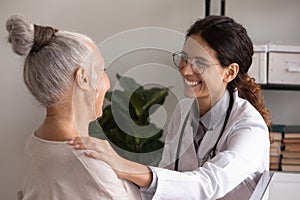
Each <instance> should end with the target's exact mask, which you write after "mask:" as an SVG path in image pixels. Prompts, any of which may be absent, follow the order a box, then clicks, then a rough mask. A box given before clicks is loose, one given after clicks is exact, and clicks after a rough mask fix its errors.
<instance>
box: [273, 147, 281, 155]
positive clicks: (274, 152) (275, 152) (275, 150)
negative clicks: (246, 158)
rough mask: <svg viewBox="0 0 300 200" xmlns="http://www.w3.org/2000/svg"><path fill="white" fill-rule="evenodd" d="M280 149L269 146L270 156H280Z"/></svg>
mask: <svg viewBox="0 0 300 200" xmlns="http://www.w3.org/2000/svg"><path fill="white" fill-rule="evenodd" d="M280 154H281V149H280V148H279V147H270V156H280Z"/></svg>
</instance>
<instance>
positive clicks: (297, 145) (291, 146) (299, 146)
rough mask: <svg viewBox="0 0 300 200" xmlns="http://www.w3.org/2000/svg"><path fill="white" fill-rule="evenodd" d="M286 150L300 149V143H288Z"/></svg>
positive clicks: (285, 146)
mask: <svg viewBox="0 0 300 200" xmlns="http://www.w3.org/2000/svg"><path fill="white" fill-rule="evenodd" d="M284 151H300V143H286V144H284Z"/></svg>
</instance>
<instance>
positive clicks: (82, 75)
mask: <svg viewBox="0 0 300 200" xmlns="http://www.w3.org/2000/svg"><path fill="white" fill-rule="evenodd" d="M74 77H75V84H76V85H77V86H78V87H79V88H81V89H83V90H90V86H91V85H90V77H89V75H88V72H87V70H86V69H85V68H83V67H79V68H77V69H76V71H75V73H74Z"/></svg>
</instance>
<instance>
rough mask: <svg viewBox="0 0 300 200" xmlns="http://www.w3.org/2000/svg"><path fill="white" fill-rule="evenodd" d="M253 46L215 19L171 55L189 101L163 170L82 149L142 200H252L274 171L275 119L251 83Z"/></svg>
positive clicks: (86, 144) (227, 22)
mask: <svg viewBox="0 0 300 200" xmlns="http://www.w3.org/2000/svg"><path fill="white" fill-rule="evenodd" d="M252 55H253V44H252V42H251V40H250V38H249V37H248V35H247V32H246V30H245V28H244V27H243V26H241V25H240V24H238V23H236V22H235V21H234V20H233V19H231V18H229V17H225V16H209V17H206V18H204V19H201V20H198V21H196V22H195V23H194V24H193V25H192V26H191V27H190V29H189V30H188V32H187V35H186V41H185V44H184V47H183V50H182V51H180V52H176V53H174V54H173V61H174V64H175V65H176V66H177V67H178V69H179V72H180V73H181V75H182V78H183V81H184V83H185V95H186V96H187V97H190V100H185V101H182V102H180V103H179V105H178V106H177V108H176V110H175V111H174V114H173V117H172V119H171V121H170V124H169V128H168V135H167V137H166V139H165V147H164V152H163V157H162V161H161V163H160V167H159V168H158V167H148V166H144V165H141V164H138V163H135V162H132V161H128V160H126V159H124V158H122V157H120V156H119V155H118V154H117V153H116V152H115V151H114V150H113V149H112V148H111V146H110V145H109V143H108V142H107V141H104V140H99V139H96V138H90V137H86V138H74V139H72V140H71V141H70V144H71V145H74V147H75V148H76V149H84V148H86V149H91V150H94V151H87V153H86V155H87V156H89V157H92V158H95V159H99V160H103V161H105V162H107V163H108V164H109V165H110V166H111V167H112V168H113V169H114V171H115V172H116V174H117V176H118V177H119V178H122V179H126V180H129V181H132V182H133V183H135V184H136V185H138V186H139V187H140V188H141V189H140V191H141V193H142V196H143V197H144V199H152V198H153V199H238V200H242V199H249V197H250V196H251V193H252V192H253V190H254V188H255V186H256V184H257V182H258V180H259V178H260V175H261V174H262V173H263V172H264V171H265V170H268V168H269V134H268V133H269V132H268V126H270V121H269V111H268V110H267V109H266V107H265V106H264V103H263V99H262V96H261V89H260V88H259V86H258V85H256V84H255V81H254V79H252V78H251V77H250V76H249V75H248V73H247V72H248V70H249V67H250V65H251V63H252Z"/></svg>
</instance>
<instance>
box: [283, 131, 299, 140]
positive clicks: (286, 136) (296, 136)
mask: <svg viewBox="0 0 300 200" xmlns="http://www.w3.org/2000/svg"><path fill="white" fill-rule="evenodd" d="M284 139H285V140H286V139H289V140H292V139H294V140H299V139H300V133H288V132H286V133H284Z"/></svg>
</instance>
